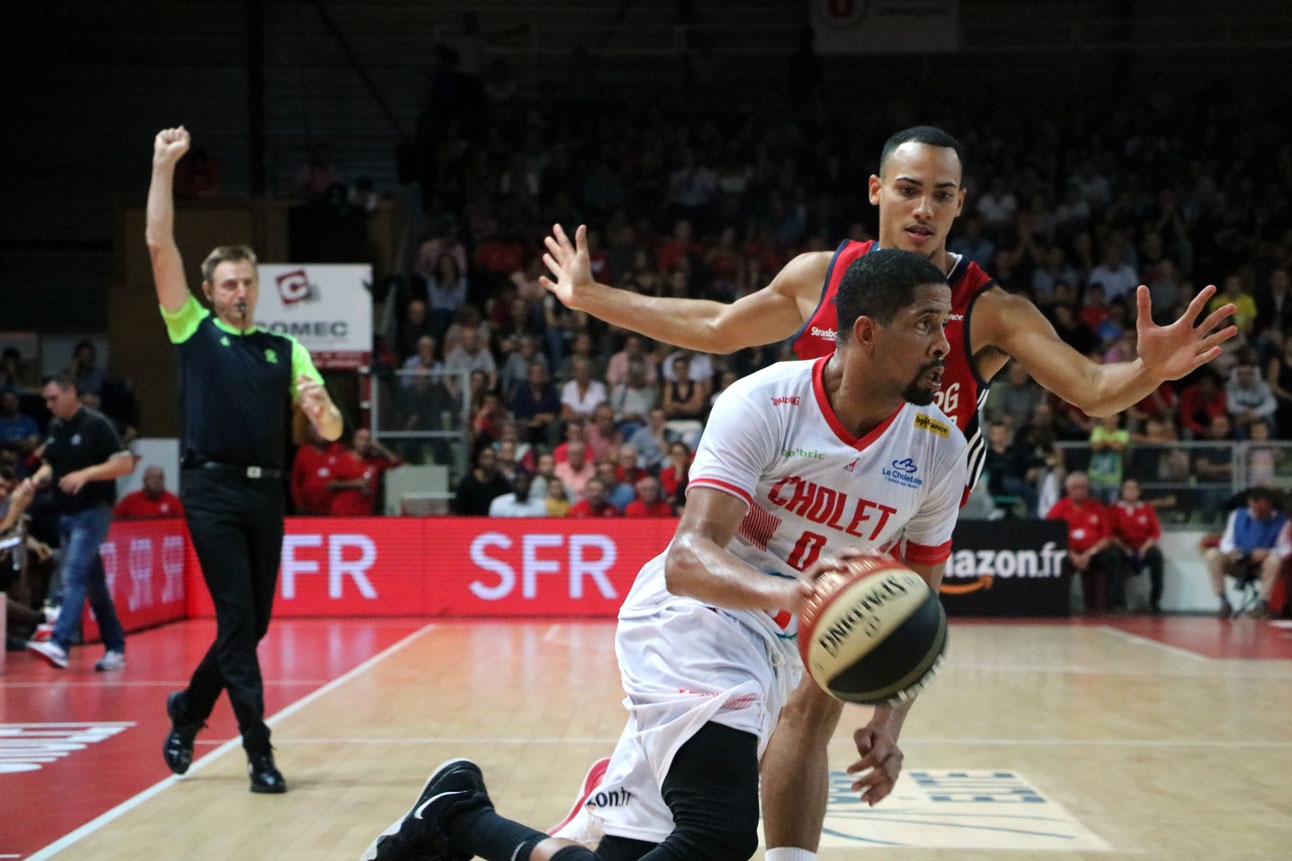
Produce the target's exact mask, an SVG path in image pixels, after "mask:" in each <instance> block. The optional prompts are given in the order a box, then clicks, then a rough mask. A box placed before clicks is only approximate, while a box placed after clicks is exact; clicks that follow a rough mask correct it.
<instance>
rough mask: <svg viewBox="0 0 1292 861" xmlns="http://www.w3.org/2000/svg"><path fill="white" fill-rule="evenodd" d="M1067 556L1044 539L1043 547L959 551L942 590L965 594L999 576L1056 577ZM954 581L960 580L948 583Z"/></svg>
mask: <svg viewBox="0 0 1292 861" xmlns="http://www.w3.org/2000/svg"><path fill="white" fill-rule="evenodd" d="M1066 555H1067V551H1064V550H1060V549H1058V545H1056V544H1055V543H1054V542H1053V541H1047V542H1045V544H1043V545H1042V546H1041V549H1040V550H957V551H955V552H953V553H952V554H951V558H950V559H948V560H947V567H946V573H945V574H944V575H943V581H942V589H941V591H943V592H946V593H947V594H948V595H963V594H965V593H966V592H976V591H978V590H979V589H990V588H991V587H992V583H994V582H995V579H996V578H997V577H1005V578H1009V577H1016V578H1018V579H1038V580H1039V579H1050V578H1057V577H1059V576H1061V574H1062V568H1061V566H1060V563H1061V562H1062V560H1063V557H1064V556H1066ZM952 580H956V581H959V582H955V583H952V582H949V581H952Z"/></svg>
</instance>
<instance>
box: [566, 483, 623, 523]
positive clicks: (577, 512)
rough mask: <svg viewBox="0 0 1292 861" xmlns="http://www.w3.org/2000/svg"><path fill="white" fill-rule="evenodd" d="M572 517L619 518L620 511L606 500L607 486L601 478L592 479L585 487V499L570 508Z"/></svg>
mask: <svg viewBox="0 0 1292 861" xmlns="http://www.w3.org/2000/svg"><path fill="white" fill-rule="evenodd" d="M570 516H571V517H618V516H619V509H618V508H615V507H614V506H613V505H611V504H610V502H609V501H608V500H607V499H606V485H605V482H603V481H602V480H601V479H599V478H590V479H588V483H587V484H585V485H584V486H583V498H582V499H580V500H579V501H578V502H576V503H574V505H572V506H570Z"/></svg>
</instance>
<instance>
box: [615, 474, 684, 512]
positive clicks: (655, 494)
mask: <svg viewBox="0 0 1292 861" xmlns="http://www.w3.org/2000/svg"><path fill="white" fill-rule="evenodd" d="M634 489H635V490H636V491H637V498H636V499H634V500H633V501H632V502H630V503H628V504H627V505H626V506H624V517H672V516H673V506H671V505H669V504H668V502H666V501H665V500H663V499H661V498H660V496H661V494H662V491H661V490H660V486H659V479H658V478H656V477H655V476H653V475H647V476H645V477H643V478H639V479H638V480H637V484H636V485H635V487H634Z"/></svg>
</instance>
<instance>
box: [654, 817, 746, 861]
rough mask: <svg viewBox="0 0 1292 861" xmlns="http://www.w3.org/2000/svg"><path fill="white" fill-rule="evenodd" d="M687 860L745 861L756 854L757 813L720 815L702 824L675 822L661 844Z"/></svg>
mask: <svg viewBox="0 0 1292 861" xmlns="http://www.w3.org/2000/svg"><path fill="white" fill-rule="evenodd" d="M664 842H665V844H666V845H671V846H672V847H673V848H674V850H675V851H676V852H677V853H678V857H679V858H686V859H688V861H691V859H694V861H747V859H749V858H752V857H754V853H755V852H757V851H758V811H757V809H756V808H755V810H754V813H753V816H740V817H736V818H732V817H730V816H724V817H721V818H714V819H712V820H710V821H708V822H704V823H698V822H696V823H690V824H685V823H681V822H679V823H677V829H676V830H675V831H674V832H673V834H672V835H670V836H669V838H668V840H666V841H664Z"/></svg>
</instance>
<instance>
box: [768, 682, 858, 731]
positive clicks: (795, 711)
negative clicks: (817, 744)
mask: <svg viewBox="0 0 1292 861" xmlns="http://www.w3.org/2000/svg"><path fill="white" fill-rule="evenodd" d="M842 714H843V703H841V702H840V701H839V700H836V699H835V698H834V697H832V696H830V695H829V694H827V693H826V692H825V691H823V690H821V688H820V687H819V686H818V685H816V684H815V683H814V682H812V681H811V680H810V679H808V678H806V677H805V678H804V680H803V683H802V684H800V685H799V686H798V687H797V688H795V689H794V691H793V692H792V693H791V694H790V696H789V699H788V701H787V702H786V703H785V708H783V709H782V710H781V714H780V718H779V719H778V721H777V729H778V731H779V730H780V728H781V727H793V731H794V734H795V735H796V736H801V735H803V734H804V733H816V734H823V735H826V736H829V735H831V734H832V733H833V732H834V728H835V725H836V724H838V723H839V717H840V716H841V715H842Z"/></svg>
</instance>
